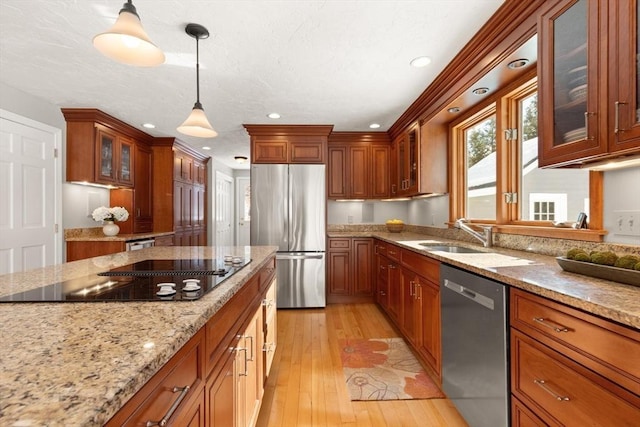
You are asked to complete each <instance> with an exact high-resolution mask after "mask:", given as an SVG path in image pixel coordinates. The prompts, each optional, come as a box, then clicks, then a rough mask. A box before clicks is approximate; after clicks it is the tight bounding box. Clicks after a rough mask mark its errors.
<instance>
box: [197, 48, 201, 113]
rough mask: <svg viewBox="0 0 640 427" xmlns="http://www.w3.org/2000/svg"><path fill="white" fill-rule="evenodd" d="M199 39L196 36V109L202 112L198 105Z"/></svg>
mask: <svg viewBox="0 0 640 427" xmlns="http://www.w3.org/2000/svg"><path fill="white" fill-rule="evenodd" d="M199 45H200V37H199V36H196V107H197V108H199V109H201V110H202V104H200V47H199Z"/></svg>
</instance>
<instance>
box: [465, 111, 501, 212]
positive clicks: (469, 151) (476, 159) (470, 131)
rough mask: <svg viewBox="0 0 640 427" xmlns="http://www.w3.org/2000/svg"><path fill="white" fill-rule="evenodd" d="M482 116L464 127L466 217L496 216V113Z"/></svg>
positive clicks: (492, 112)
mask: <svg viewBox="0 0 640 427" xmlns="http://www.w3.org/2000/svg"><path fill="white" fill-rule="evenodd" d="M488 112H489V113H491V114H490V115H489V116H488V117H485V115H480V116H479V117H478V118H477V119H479V120H477V119H476V120H473V119H472V121H471V123H470V124H469V127H465V128H464V142H465V153H466V156H465V157H466V158H465V160H466V167H465V170H466V200H465V205H466V207H467V214H466V216H467V217H469V218H487V219H495V218H496V116H495V112H494V109H493V108H491V109H489V111H488Z"/></svg>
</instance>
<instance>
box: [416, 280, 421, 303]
mask: <svg viewBox="0 0 640 427" xmlns="http://www.w3.org/2000/svg"><path fill="white" fill-rule="evenodd" d="M415 296H416V299H417V300H420V299H422V285H421V284H420V283H417V284H416V292H415Z"/></svg>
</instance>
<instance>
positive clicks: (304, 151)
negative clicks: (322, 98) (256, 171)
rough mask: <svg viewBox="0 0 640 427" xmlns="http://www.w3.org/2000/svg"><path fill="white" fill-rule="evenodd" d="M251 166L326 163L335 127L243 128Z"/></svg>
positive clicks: (259, 126)
mask: <svg viewBox="0 0 640 427" xmlns="http://www.w3.org/2000/svg"><path fill="white" fill-rule="evenodd" d="M244 127H245V129H246V130H247V132H248V133H249V135H250V137H251V163H325V162H326V157H327V155H326V151H327V136H328V135H329V134H330V133H331V130H332V129H333V125H244Z"/></svg>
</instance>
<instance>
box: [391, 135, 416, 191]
mask: <svg viewBox="0 0 640 427" xmlns="http://www.w3.org/2000/svg"><path fill="white" fill-rule="evenodd" d="M395 143H396V150H395V151H396V153H397V159H396V161H397V166H396V171H397V174H398V177H397V183H396V185H397V187H398V192H397V194H398V195H401V196H403V195H405V196H411V195H414V194H418V156H419V148H420V147H419V146H420V139H419V136H418V125H417V124H416V125H414V126H412V127H411V129H409V130H408V131H407V132H405V133H404V134H402V135H401V136H400V137H398V139H397V140H396V142H395ZM393 190H394V189H393V188H392V193H394V191H393Z"/></svg>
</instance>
